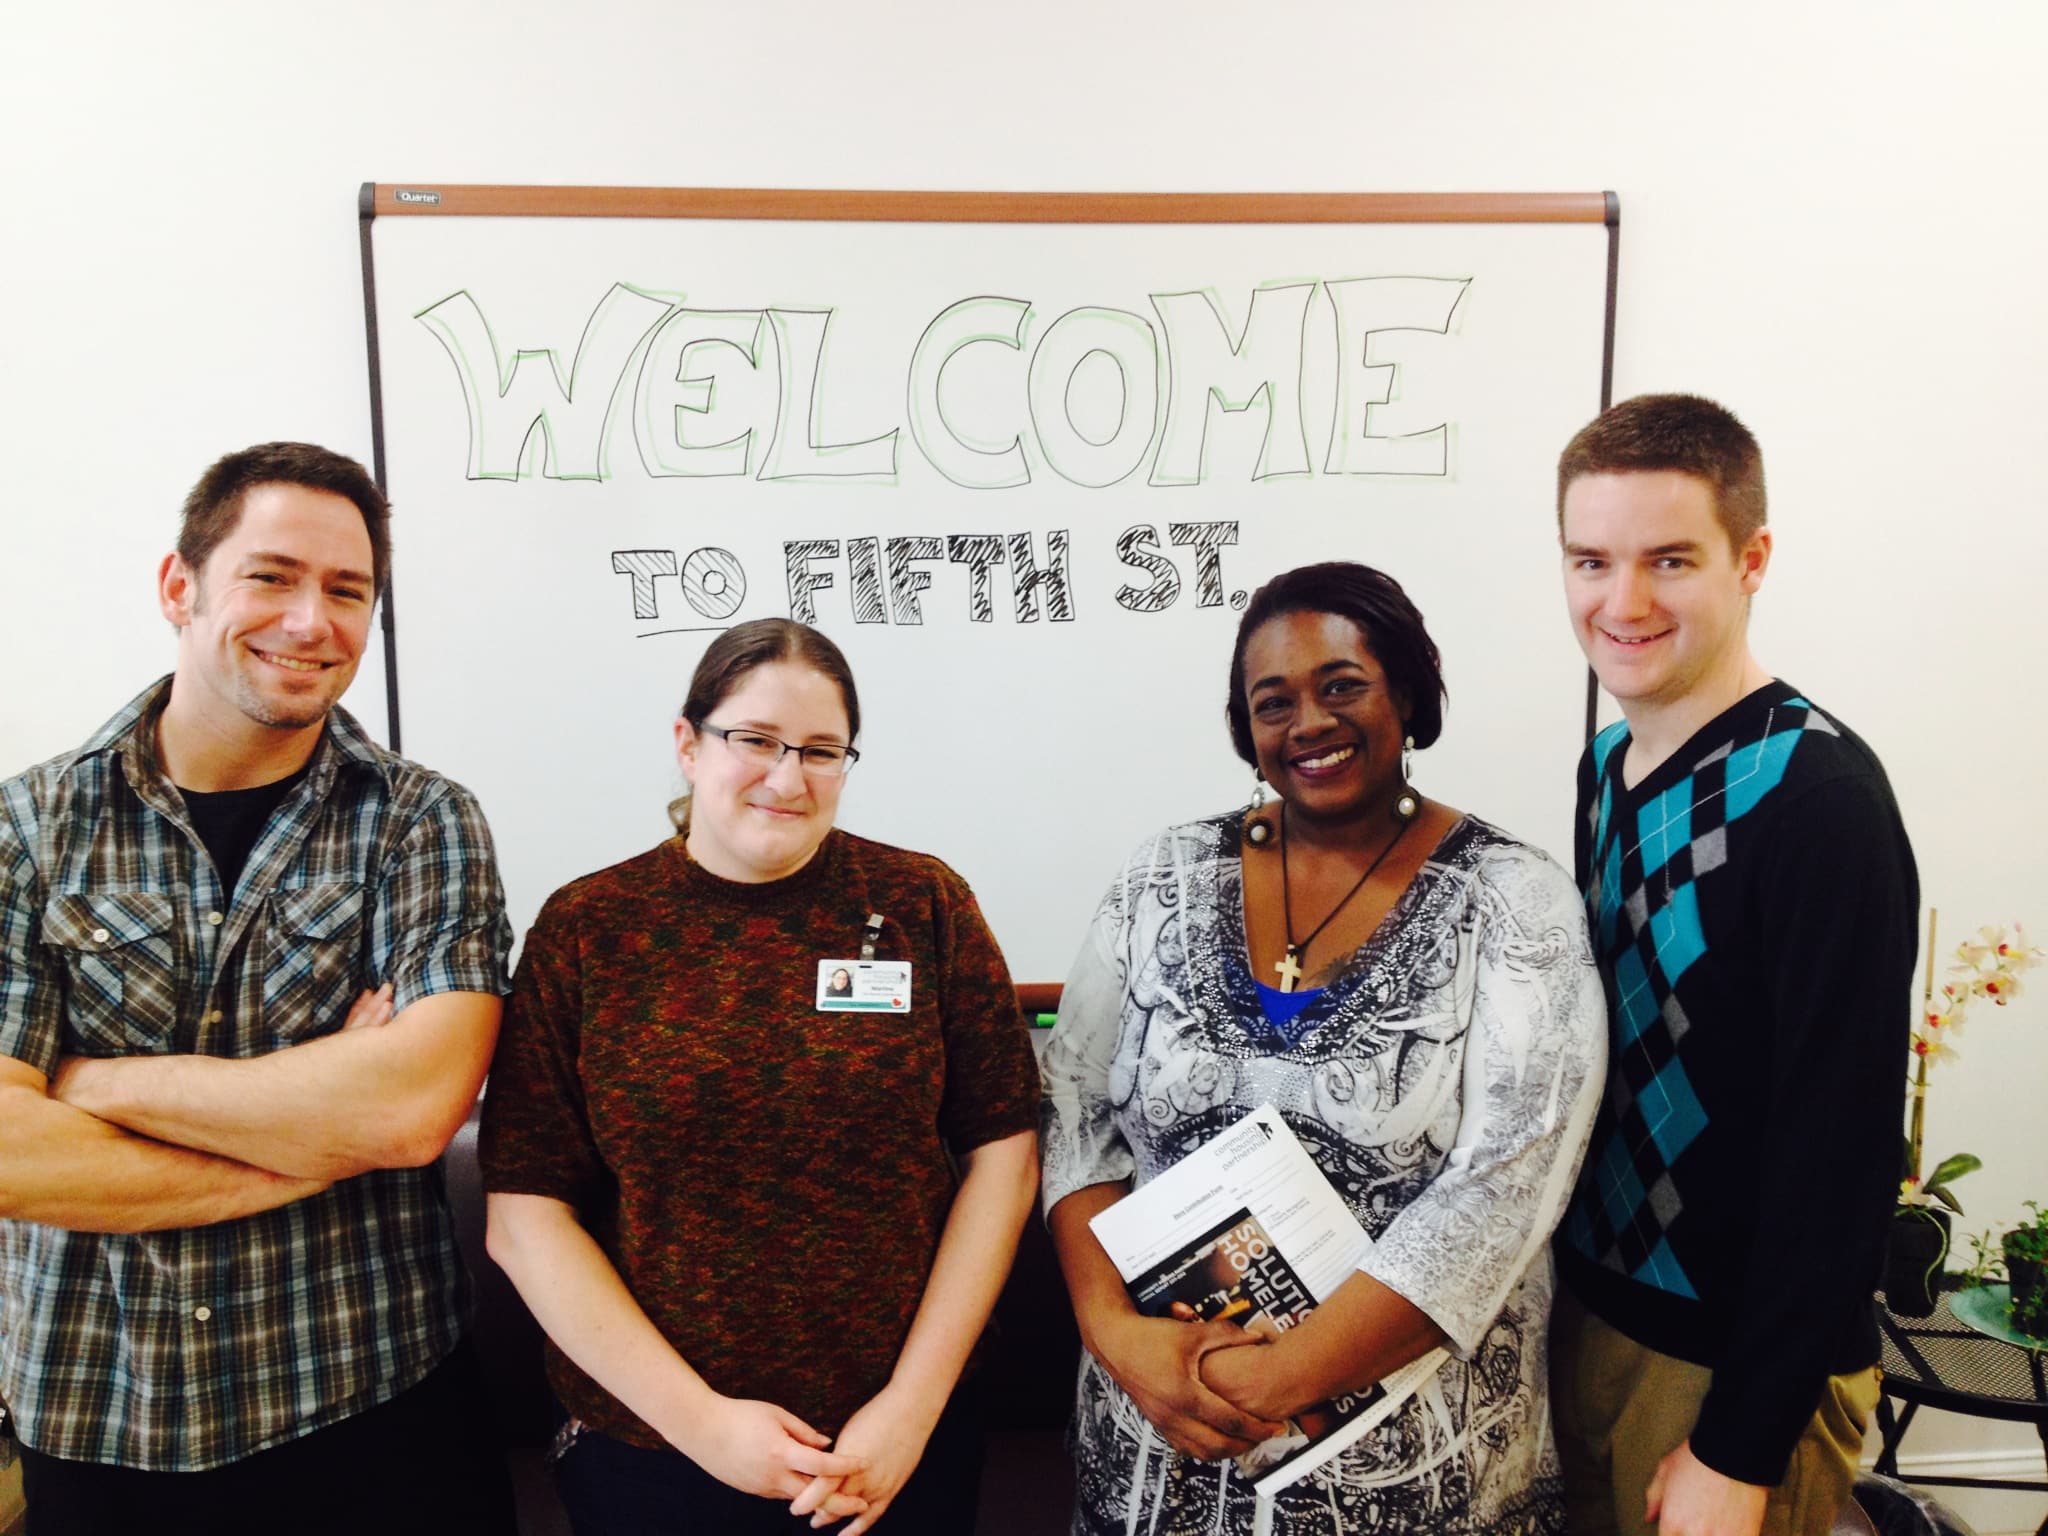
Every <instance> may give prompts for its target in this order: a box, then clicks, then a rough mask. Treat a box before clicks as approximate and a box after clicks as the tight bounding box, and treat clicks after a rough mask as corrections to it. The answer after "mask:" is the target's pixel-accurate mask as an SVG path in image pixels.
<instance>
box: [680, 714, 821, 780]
mask: <svg viewBox="0 0 2048 1536" xmlns="http://www.w3.org/2000/svg"><path fill="white" fill-rule="evenodd" d="M697 729H698V730H700V731H702V732H704V733H705V734H706V735H707V736H716V737H717V738H718V739H719V740H720V741H722V742H724V743H725V744H726V746H728V747H730V748H731V749H732V751H733V755H734V756H736V757H738V758H740V759H742V760H743V761H745V762H749V763H758V764H759V765H760V766H762V767H764V768H772V767H774V766H775V765H776V764H777V763H779V762H781V761H782V755H783V754H784V753H785V752H794V753H795V754H796V760H797V765H798V766H799V767H800V768H802V769H803V771H804V772H805V773H809V774H815V775H816V776H817V777H819V778H821V779H839V778H844V777H845V776H846V775H847V774H849V773H851V772H853V765H854V764H855V763H857V762H859V761H860V753H859V752H857V751H855V750H854V749H853V748H852V747H842V746H839V745H837V744H835V743H832V742H823V741H814V742H812V743H810V744H809V745H808V746H801V747H800V746H798V745H797V744H796V743H795V742H793V741H783V740H782V739H781V738H780V737H776V736H770V735H767V734H766V733H765V732H762V731H745V730H738V729H733V730H727V729H726V728H725V727H723V726H717V725H712V724H709V723H708V722H706V723H702V724H699V725H698V727H697Z"/></svg>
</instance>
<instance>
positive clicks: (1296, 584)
mask: <svg viewBox="0 0 2048 1536" xmlns="http://www.w3.org/2000/svg"><path fill="white" fill-rule="evenodd" d="M1443 700H1444V684H1443V675H1442V670H1441V665H1440V662H1439V660H1438V654H1437V648H1436V645H1435V643H1434V642H1433V641H1432V640H1431V639H1430V637H1429V633H1428V631H1427V630H1425V629H1424V627H1423V623H1422V615H1421V614H1420V613H1418V612H1417V611H1416V608H1415V605H1414V604H1413V603H1411V602H1410V601H1409V600H1408V596H1407V594H1406V593H1405V592H1403V591H1402V589H1401V587H1400V585H1399V584H1398V583H1397V582H1395V581H1394V580H1393V579H1392V578H1391V577H1389V576H1387V575H1385V574H1383V573H1382V572H1379V571H1375V570H1372V569H1370V568H1368V567H1366V566H1362V565H1353V564H1349V563H1330V564H1324V565H1311V566H1304V567H1301V568H1300V569H1298V570H1293V571H1288V572H1285V573H1284V574H1282V575H1280V576H1276V577H1275V578H1274V579H1273V580H1272V581H1270V582H1268V583H1267V584H1266V585H1265V586H1264V587H1262V588H1260V589H1259V591H1258V592H1257V593H1256V594H1255V595H1254V596H1253V597H1252V599H1251V601H1250V603H1249V604H1248V605H1247V607H1246V609H1245V611H1244V616H1243V618H1242V620H1241V621H1240V624H1239V628H1238V633H1237V644H1236V649H1235V652H1234V654H1233V655H1232V657H1231V661H1230V677H1229V687H1228V691H1227V692H1226V693H1225V694H1224V705H1225V716H1226V718H1227V720H1228V722H1229V730H1230V740H1231V743H1232V745H1233V746H1234V747H1235V748H1236V750H1237V754H1238V756H1239V757H1241V758H1242V759H1243V760H1244V761H1245V762H1246V764H1247V765H1249V766H1250V767H1252V768H1253V769H1254V771H1255V772H1256V773H1257V775H1258V780H1259V787H1258V792H1257V794H1256V795H1255V797H1254V800H1253V804H1252V806H1251V807H1250V808H1249V809H1247V810H1239V811H1232V812H1229V813H1226V814H1224V815H1220V816H1212V817H1210V818H1208V819H1206V820H1202V821H1195V822H1189V823H1186V824H1184V825H1181V826H1176V827H1169V828H1168V829H1166V830H1165V831H1163V832H1161V833H1159V834H1158V835H1156V836H1155V837H1152V838H1150V839H1147V840H1146V841H1145V842H1144V843H1142V844H1141V845H1140V846H1139V848H1138V850H1137V851H1136V852H1135V853H1134V854H1133V855H1132V856H1131V858H1130V860H1129V862H1128V863H1127V864H1126V866H1125V868H1124V870H1123V872H1122V873H1121V874H1120V876H1119V877H1118V878H1117V879H1116V880H1115V882H1114V883H1113V884H1112V885H1111V887H1110V890H1109V894H1108V895H1107V896H1106V897H1105V898H1104V899H1103V902H1102V906H1101V908H1100V910H1099V911H1098V913H1097V915H1096V920H1095V923H1094V926H1093V928H1092V930H1091V932H1090V933H1089V936H1088V938H1087V940H1086V941H1085V943H1084V944H1083V946H1082V950H1081V955H1080V958H1079V959H1077V960H1076V961H1075V963H1074V969H1073V972H1072V975H1071V976H1070V978H1069V979H1068V981H1067V985H1066V990H1065V992H1064V994H1063V995H1062V997H1061V1001H1060V1014H1059V1023H1058V1025H1057V1026H1056V1028H1055V1029H1054V1032H1053V1037H1052V1042H1051V1045H1050V1047H1049V1048H1048V1050H1047V1052H1046V1057H1045V1078H1046V1101H1045V1116H1044V1120H1043V1130H1044V1135H1045V1202H1046V1206H1047V1211H1048V1225H1049V1226H1050V1229H1051V1232H1052V1238H1053V1243H1054V1246H1055V1248H1056V1249H1057V1250H1058V1252H1059V1256H1060V1263H1061V1266H1062V1268H1063V1269H1064V1271H1065V1274H1066V1278H1067V1285H1068V1289H1069V1291H1070V1293H1071V1294H1072V1296H1073V1300H1074V1312H1075V1316H1076V1318H1077V1320H1078V1321H1079V1323H1080V1328H1081V1337H1082V1340H1083V1341H1084V1342H1085V1343H1086V1345H1087V1347H1088V1356H1087V1358H1086V1360H1085V1361H1084V1362H1083V1369H1082V1372H1081V1378H1080V1383H1079V1387H1078V1401H1077V1403H1076V1406H1075V1410H1074V1430H1073V1434H1072V1436H1071V1440H1072V1444H1073V1447H1074V1453H1075V1470H1076V1478H1077V1483H1078V1502H1079V1507H1078V1510H1077V1513H1076V1517H1075V1524H1074V1530H1075V1532H1076V1533H1085V1536H1112V1533H1124V1532H1129V1531H1132V1530H1137V1531H1144V1532H1147V1533H1151V1536H1195V1533H1198V1532H1200V1533H1212V1532H1223V1533H1231V1536H1249V1533H1251V1532H1253V1531H1255V1530H1257V1529H1259V1527H1260V1523H1261V1522H1260V1511H1259V1509H1258V1505H1257V1500H1256V1498H1255V1496H1254V1493H1253V1489H1252V1485H1251V1483H1250V1481H1248V1479H1247V1478H1246V1477H1245V1476H1244V1475H1243V1473H1242V1472H1241V1471H1240V1469H1239V1465H1238V1464H1235V1463H1234V1462H1233V1458H1235V1457H1240V1456H1246V1455H1247V1454H1248V1453H1250V1452H1251V1451H1252V1449H1253V1447H1254V1445H1255V1444H1256V1443H1258V1442H1260V1441H1264V1440H1267V1439H1270V1438H1275V1437H1277V1436H1278V1435H1279V1433H1280V1431H1281V1426H1282V1425H1283V1424H1286V1423H1288V1421H1295V1422H1296V1423H1299V1422H1300V1421H1301V1420H1302V1419H1303V1416H1304V1412H1305V1411H1306V1410H1313V1409H1315V1408H1317V1406H1318V1405H1320V1404H1322V1403H1324V1402H1326V1401H1327V1400H1329V1399H1332V1398H1337V1397H1342V1396H1344V1395H1346V1394H1350V1393H1355V1392H1358V1391H1360V1390H1362V1389H1364V1388H1366V1387H1369V1386H1370V1385H1371V1384H1372V1383H1374V1382H1376V1381H1380V1380H1382V1379H1384V1378H1385V1377H1386V1376H1388V1375H1390V1374H1391V1373H1392V1372H1394V1371H1395V1370H1397V1369H1398V1368H1400V1367H1402V1366H1405V1365H1407V1364H1409V1363H1410V1362H1412V1361H1415V1360H1417V1359H1420V1358H1421V1357H1422V1356H1423V1355H1425V1354H1426V1353H1427V1352H1429V1351H1430V1350H1432V1349H1434V1348H1436V1347H1437V1346H1439V1345H1448V1346H1449V1349H1450V1355H1449V1357H1448V1358H1447V1359H1446V1361H1445V1363H1444V1364H1443V1365H1442V1366H1441V1367H1440V1368H1439V1369H1438V1370H1437V1371H1436V1373H1435V1374H1434V1375H1433V1376H1432V1377H1431V1378H1430V1379H1429V1380H1427V1381H1426V1382H1425V1383H1424V1384H1423V1386H1422V1388H1421V1390H1420V1391H1419V1392H1417V1393H1416V1394H1415V1395H1414V1396H1413V1397H1411V1398H1410V1399H1409V1400H1408V1401H1407V1403H1406V1404H1405V1405H1403V1406H1401V1407H1399V1408H1398V1409H1396V1410H1395V1412H1394V1414H1393V1416H1392V1417H1391V1418H1389V1419H1388V1420H1387V1421H1386V1422H1385V1423H1383V1424H1381V1425H1379V1426H1377V1427H1376V1428H1374V1429H1373V1430H1371V1431H1369V1432H1368V1433H1367V1434H1366V1435H1364V1436H1363V1437H1362V1438H1361V1439H1359V1440H1357V1441H1356V1442H1355V1443H1353V1444H1352V1445H1350V1446H1348V1447H1347V1448H1345V1449H1343V1450H1342V1451H1340V1452H1339V1453H1338V1454H1336V1455H1335V1456H1334V1457H1332V1458H1331V1459H1330V1460H1328V1461H1326V1462H1324V1463H1323V1464H1322V1465H1320V1466H1319V1467H1317V1468H1316V1469H1315V1470H1314V1471H1312V1472H1310V1473H1308V1474H1307V1475H1306V1476H1305V1477H1304V1478H1303V1479H1302V1480H1301V1481H1299V1482H1296V1483H1294V1484H1293V1485H1292V1486H1290V1487H1287V1488H1284V1489H1282V1490H1281V1491H1280V1493H1279V1495H1278V1497H1277V1500H1276V1507H1275V1508H1274V1509H1273V1510H1271V1511H1268V1512H1267V1513H1268V1515H1269V1517H1270V1520H1271V1524H1270V1526H1269V1527H1267V1528H1268V1529H1270V1530H1272V1531H1274V1532H1276V1533H1286V1536H1339V1533H1342V1532H1352V1531H1368V1532H1373V1533H1375V1536H1404V1533H1423V1532H1428V1533H1431V1536H1481V1533H1484V1536H1536V1533H1543V1536H1550V1533H1556V1532H1560V1531H1562V1530H1563V1526H1564V1504H1563V1498H1562V1489H1561V1486H1560V1480H1559V1471H1558V1461H1557V1450H1556V1447H1555V1445H1554V1443H1553V1441H1552V1438H1551V1433H1550V1419H1549V1406H1548V1399H1547V1395H1546V1391H1545V1384H1546V1375H1545V1371H1546V1366H1545V1349H1544V1341H1545V1331H1544V1330H1545V1326H1546V1319H1547V1316H1548V1312H1549V1306H1550V1293H1551V1265H1550V1251H1549V1238H1550V1233H1551V1229H1552V1228H1553V1227H1554V1226H1555V1225H1556V1223H1557V1220H1558V1218H1559V1216H1560V1215H1561V1213H1562V1211H1563V1208H1564V1202H1565V1198H1566V1196H1567V1195H1568V1194H1569V1193H1570V1191H1571V1188H1572V1175H1573V1173H1574V1172H1575V1171H1576V1170H1577V1167H1578V1163H1579V1159H1580V1157H1581V1156H1582V1154H1583V1152H1584V1149H1585V1145H1586V1137H1587V1134H1588V1132H1589V1131H1590V1130H1591V1128H1592V1119H1593V1111H1594V1105H1595V1101H1596V1100H1597V1099H1598V1098H1599V1093H1600V1083H1601V1080H1602V1076H1601V1074H1602V1066H1603V1063H1604V1060H1605V1052H1606V1039H1607V1035H1606V1028H1605V1011H1604V1007H1603V1003H1602V998H1601V990H1600V981H1599V976H1598V973H1597V972H1596V971H1595V969H1594V966H1593V956H1592V951H1591V948H1590V946H1589V944H1588V942H1587V938H1586V922H1585V915H1584V907H1583V906H1582V904H1581V901H1580V898H1579V893H1578V892H1577V891H1576V890H1575V889H1574V888H1573V886H1572V881H1571V877H1570V876H1569V875H1567V874H1566V873H1565V872H1564V870H1563V869H1561V868H1559V867H1558V865H1557V864H1556V863H1554V862H1553V861H1552V860H1551V859H1550V858H1548V857H1547V856H1546V855H1544V854H1543V853H1541V852H1540V851H1538V850H1537V849H1535V848H1532V847H1530V846H1529V845H1528V844H1526V843H1522V842H1519V841H1517V840H1516V839H1515V838H1512V837H1510V836H1509V835H1508V834H1506V833H1505V832H1502V831H1501V830H1500V829H1499V828H1497V827H1493V826H1489V825H1488V824H1487V823H1486V822H1483V821H1481V820H1479V819H1478V818H1477V817H1474V816H1468V815H1466V814H1464V813H1463V812H1460V811H1457V810H1454V809H1452V808H1451V807H1450V806H1447V805H1445V804H1443V803H1442V802H1440V801H1437V800H1434V799H1431V798H1429V797H1427V796H1426V795H1424V794H1422V793H1421V792H1420V791H1419V790H1418V789H1417V788H1416V787H1415V786H1414V785H1413V784H1412V783H1411V782H1410V779H1409V775H1408V750H1409V749H1410V748H1426V747H1428V746H1430V745H1432V744H1433V743H1434V742H1435V741H1436V739H1437V734H1438V731H1439V730H1440V728H1441V726H1442V722H1443ZM1269 793H1270V794H1271V795H1273V796H1277V799H1272V800H1269V799H1268V796H1269ZM1262 1104H1271V1105H1272V1106H1273V1107H1274V1108H1275V1109H1276V1110H1278V1111H1279V1112H1280V1114H1281V1115H1282V1116H1283V1117H1284V1119H1285V1120H1286V1122H1287V1124H1288V1126H1289V1128H1290V1129H1291V1130H1292V1131H1293V1132H1294V1134H1295V1135H1296V1136H1297V1137H1298V1138H1299V1139H1300V1141H1301V1143H1302V1144H1303V1146H1304V1147H1306V1148H1307V1150H1308V1152H1309V1154H1310V1155H1311V1156H1312V1157H1313V1158H1314V1159H1315V1160H1316V1163H1317V1164H1318V1166H1319V1167H1320V1168H1321V1169H1322V1171H1323V1173H1324V1174H1325V1175H1326V1176H1327V1177H1328V1179H1329V1181H1330V1183H1331V1184H1332V1185H1333V1186H1335V1188H1336V1189H1337V1191H1338V1192H1339V1193H1340V1194H1341V1195H1342V1196H1343V1197H1344V1199H1345V1201H1346V1203H1347V1204H1349V1206H1350V1207H1351V1212H1352V1214H1353V1215H1354V1216H1355V1217H1357V1219H1358V1222H1359V1224H1360V1225H1361V1226H1362V1227H1364V1229H1365V1230H1366V1232H1367V1234H1368V1235H1369V1236H1370V1237H1371V1238H1372V1240H1373V1247H1372V1249H1371V1251H1370V1252H1368V1253H1367V1254H1366V1255H1365V1256H1364V1257H1363V1258H1362V1259H1361V1260H1360V1261H1359V1263H1358V1267H1357V1270H1356V1272H1355V1273H1353V1274H1351V1275H1350V1276H1348V1277H1347V1278H1346V1279H1345V1280H1344V1281H1343V1283H1342V1284H1341V1285H1339V1286H1338V1287H1337V1288H1336V1289H1335V1290H1334V1291H1332V1292H1331V1294H1330V1295H1329V1296H1328V1297H1327V1298H1326V1299H1325V1300H1324V1301H1323V1303H1322V1304H1321V1305H1320V1306H1319V1307H1318V1308H1317V1309H1316V1310H1315V1311H1313V1312H1311V1313H1310V1314H1309V1315H1308V1317H1307V1318H1306V1319H1305V1320H1303V1321H1302V1322H1301V1323H1300V1324H1299V1325H1298V1326H1296V1327H1293V1328H1291V1329H1288V1330H1287V1331H1285V1332H1281V1333H1279V1334H1278V1336H1277V1337H1272V1336H1271V1331H1270V1330H1268V1331H1267V1332H1266V1333H1264V1334H1257V1335H1255V1334H1254V1333H1252V1332H1250V1331H1247V1330H1244V1329H1241V1328H1238V1327H1237V1326H1235V1325H1233V1324H1230V1323H1226V1322H1222V1321H1216V1320H1211V1321H1206V1322H1204V1321H1200V1320H1194V1321H1176V1320H1174V1319H1172V1318H1159V1317H1150V1316H1144V1315H1141V1314H1140V1313H1139V1312H1138V1311H1137V1309H1136V1308H1135V1307H1134V1306H1133V1304H1132V1302H1131V1300H1130V1298H1129V1296H1127V1295H1126V1294H1125V1291H1124V1288H1123V1285H1122V1283H1121V1281H1120V1280H1119V1278H1118V1275H1117V1271H1116V1269H1115V1267H1114V1266H1113V1265H1112V1264H1111V1263H1110V1261H1109V1258H1108V1256H1107V1254H1105V1253H1104V1251H1103V1249H1102V1246H1101V1245H1100V1244H1099V1243H1098V1242H1096V1240H1095V1237H1094V1234H1093V1232H1092V1231H1091V1230H1090V1228H1089V1225H1088V1220H1089V1218H1090V1217H1091V1216H1093V1215H1095V1214H1096V1213H1097V1212H1099V1211H1101V1210H1103V1209H1105V1208H1106V1207H1108V1206H1110V1205H1112V1204H1114V1203H1115V1202H1116V1201H1117V1200H1119V1199H1121V1198H1122V1197H1123V1195H1124V1194H1125V1193H1126V1192H1127V1191H1128V1190H1129V1189H1130V1188H1131V1187H1132V1185H1133V1184H1134V1183H1138V1184H1142V1183H1144V1182H1145V1181H1146V1180H1148V1179H1150V1178H1152V1177H1153V1176H1155V1175H1156V1174H1158V1173H1160V1172H1161V1171H1162V1170H1164V1169H1166V1168H1168V1167H1170V1166H1172V1165H1173V1164H1174V1163H1175V1162H1177V1161H1179V1160H1180V1159H1181V1158H1182V1157H1184V1156H1185V1155H1186V1154H1187V1153H1188V1152H1190V1151H1192V1150H1193V1149H1194V1148H1196V1147H1198V1146H1200V1145H1201V1144H1202V1143H1204V1142H1206V1141H1209V1140H1210V1139H1212V1138H1213V1137H1215V1136H1216V1135H1217V1134H1218V1133H1219V1132H1221V1131H1223V1130H1224V1129H1225V1128H1227V1127H1229V1126H1230V1125H1232V1124H1234V1123H1236V1122H1237V1121H1238V1120H1239V1119H1241V1118H1242V1117H1243V1116H1244V1115H1246V1114H1247V1113H1249V1112H1250V1111H1252V1110H1254V1109H1256V1108H1258V1107H1259V1106H1260V1105H1262ZM1197 1317H1199V1314H1197ZM1254 1464H1255V1465H1256V1462H1254Z"/></svg>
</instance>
